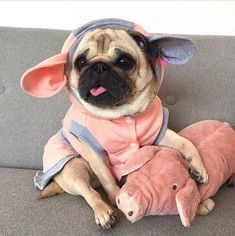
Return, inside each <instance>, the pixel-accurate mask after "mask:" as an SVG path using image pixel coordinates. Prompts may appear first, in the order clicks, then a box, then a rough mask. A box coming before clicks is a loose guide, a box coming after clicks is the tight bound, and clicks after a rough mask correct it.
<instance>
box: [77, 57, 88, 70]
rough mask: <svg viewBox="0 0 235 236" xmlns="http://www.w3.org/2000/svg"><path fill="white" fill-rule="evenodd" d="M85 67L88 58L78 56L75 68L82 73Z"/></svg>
mask: <svg viewBox="0 0 235 236" xmlns="http://www.w3.org/2000/svg"><path fill="white" fill-rule="evenodd" d="M85 65H86V56H85V55H80V56H78V57H77V59H76V61H75V66H76V67H77V69H78V70H79V71H80V70H81V69H82V67H83V66H85Z"/></svg>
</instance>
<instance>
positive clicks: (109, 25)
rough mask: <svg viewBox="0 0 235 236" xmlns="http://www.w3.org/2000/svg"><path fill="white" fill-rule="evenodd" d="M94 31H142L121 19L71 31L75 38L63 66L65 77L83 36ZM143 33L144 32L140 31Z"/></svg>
mask: <svg viewBox="0 0 235 236" xmlns="http://www.w3.org/2000/svg"><path fill="white" fill-rule="evenodd" d="M95 29H119V30H125V31H130V30H139V31H141V30H142V29H141V28H140V27H139V26H137V25H135V24H134V23H133V22H129V21H125V20H121V19H112V18H111V19H102V20H96V21H92V22H89V23H87V24H85V25H83V26H81V27H80V28H78V29H76V30H74V31H73V35H74V37H75V38H76V40H75V41H74V43H73V44H72V46H71V47H70V49H69V51H68V58H67V64H66V65H65V75H66V76H68V75H69V73H70V71H71V69H72V60H73V56H74V53H75V51H76V49H77V47H78V45H79V43H80V42H81V40H82V39H83V38H84V36H85V35H86V34H87V33H88V32H90V31H93V30H95ZM142 31H143V32H144V30H142Z"/></svg>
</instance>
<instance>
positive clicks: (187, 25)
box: [0, 1, 235, 35]
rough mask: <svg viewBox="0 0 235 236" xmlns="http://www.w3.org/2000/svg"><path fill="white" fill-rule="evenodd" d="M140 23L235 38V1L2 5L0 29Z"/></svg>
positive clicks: (164, 30)
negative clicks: (113, 21)
mask: <svg viewBox="0 0 235 236" xmlns="http://www.w3.org/2000/svg"><path fill="white" fill-rule="evenodd" d="M106 17H117V18H123V19H127V20H131V21H135V22H138V23H139V24H141V25H142V26H144V27H145V28H146V29H147V30H148V31H152V32H161V33H170V34H208V35H235V2H233V1H78V2H74V1H72V2H68V1H64V2H63V1H51V2H50V1H47V2H46V1H41V2H32V1H31V2H30V1H25V2H23V1H16V2H10V1H6V2H0V25H1V26H19V27H38V28H56V29H75V28H77V27H78V26H80V25H81V24H83V23H86V22H88V21H90V20H93V19H97V18H106Z"/></svg>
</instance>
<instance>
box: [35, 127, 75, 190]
mask: <svg viewBox="0 0 235 236" xmlns="http://www.w3.org/2000/svg"><path fill="white" fill-rule="evenodd" d="M75 156H79V154H78V153H76V151H75V150H74V149H73V148H72V147H71V145H70V143H69V142H68V141H67V139H66V138H65V137H64V135H63V130H62V129H61V130H60V131H59V132H58V133H57V134H56V135H54V136H52V137H51V138H50V139H49V140H48V142H47V144H46V145H45V148H44V154H43V171H38V172H37V173H36V175H35V177H34V185H35V186H36V187H37V188H39V189H41V190H43V189H44V188H45V187H46V186H47V184H48V183H49V182H50V180H51V179H52V177H53V176H54V175H55V174H57V173H58V172H59V171H60V170H62V169H63V167H64V166H65V164H66V163H67V162H68V161H69V160H71V159H72V158H73V157H75Z"/></svg>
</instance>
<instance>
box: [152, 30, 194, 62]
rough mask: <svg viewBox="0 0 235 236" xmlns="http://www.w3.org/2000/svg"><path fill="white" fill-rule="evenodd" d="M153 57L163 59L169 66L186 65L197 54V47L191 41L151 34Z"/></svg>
mask: <svg viewBox="0 0 235 236" xmlns="http://www.w3.org/2000/svg"><path fill="white" fill-rule="evenodd" d="M148 38H149V41H150V43H151V51H152V56H153V57H155V58H158V57H159V56H160V57H162V58H163V59H164V60H165V61H166V62H168V63H169V64H185V63H186V62H188V61H189V60H190V59H191V58H192V57H193V55H194V54H195V52H196V45H195V44H194V43H193V42H192V41H191V40H189V39H185V38H176V37H170V36H159V35H154V34H150V35H149V36H148Z"/></svg>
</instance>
